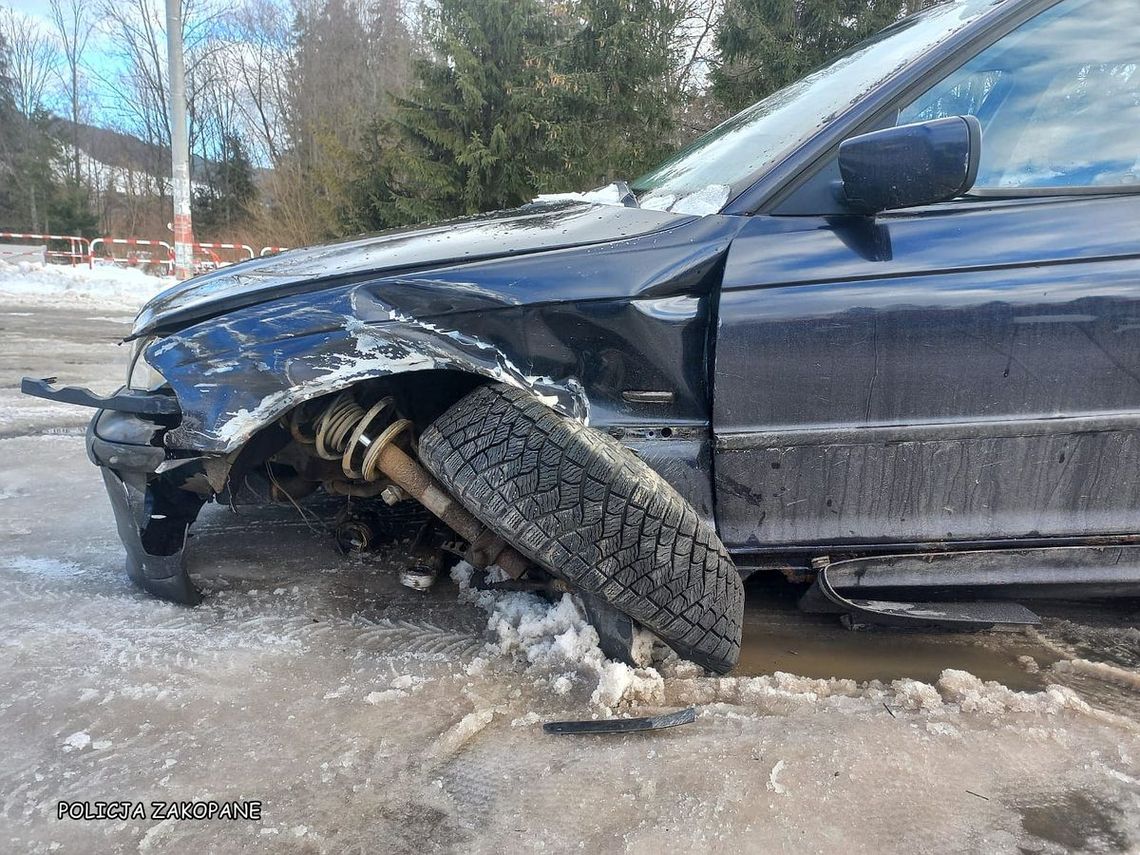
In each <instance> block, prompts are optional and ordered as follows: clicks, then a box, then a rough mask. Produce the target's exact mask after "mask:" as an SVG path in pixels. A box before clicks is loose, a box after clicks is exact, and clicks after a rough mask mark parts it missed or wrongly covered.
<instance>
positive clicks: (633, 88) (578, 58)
mask: <svg viewBox="0 0 1140 855" xmlns="http://www.w3.org/2000/svg"><path fill="white" fill-rule="evenodd" d="M680 6H681V4H678V3H674V2H668V0H579V2H578V3H573V4H566V5H565V6H564V7H563V9H564V10H565V16H566V17H565V24H564V26H563V31H564V32H565V34H566V35H565V39H564V41H563V42H562V43H560V44H559V45H558V46H557V47H556V48H555V50H554V51H552V52H551V64H552V65H553V66H554V67H555V68H556V70H557V77H556V80H557V82H558V84H559V85H558V86H556V87H554V88H553V89H552V95H553V102H552V104H551V109H552V114H551V120H550V122H549V124H550V128H551V132H550V137H551V144H552V148H553V150H554V151H555V153H556V154H557V155H558V157H559V162H558V163H557V164H556V166H557V168H558V170H559V171H558V173H556V174H552V175H548V176H547V177H546V179H547V180H546V182H545V186H544V189H575V190H581V189H584V188H589V187H594V186H597V185H600V184H604V183H606V182H607V181H610V180H614V179H632V178H635V177H637V176H638V175H640V174H641V173H642V172H643V171H644V170H645V169H647V168H649V167H650V166H652V165H653V164H655V163H657V162H659V161H660V160H662V159H663V158H664V157H665V155H666V154H668V152H669V151H670V150H671V149H672V148H674V145H673V135H674V130H675V128H674V117H675V116H676V114H677V107H678V104H677V100H678V95H677V93H676V91H675V90H674V89H673V88H672V87H671V86H670V75H671V73H672V72H673V70H674V68H675V63H676V62H677V61H678V57H677V56H676V44H677V41H676V38H675V34H676V31H677V27H678V26H679V24H680V18H681V14H680V11H679V10H680Z"/></svg>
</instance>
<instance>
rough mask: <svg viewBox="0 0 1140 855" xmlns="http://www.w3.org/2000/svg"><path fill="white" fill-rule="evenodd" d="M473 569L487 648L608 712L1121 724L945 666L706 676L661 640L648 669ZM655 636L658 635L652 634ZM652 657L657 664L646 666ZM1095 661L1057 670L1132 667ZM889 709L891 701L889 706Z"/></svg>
mask: <svg viewBox="0 0 1140 855" xmlns="http://www.w3.org/2000/svg"><path fill="white" fill-rule="evenodd" d="M473 572H474V571H473V568H472V567H471V565H470V564H467V563H466V562H461V563H460V564H459V565H457V566H456V567H455V569H454V570H452V578H454V579H455V581H456V582H457V583H458V585H459V588H460V591H461V595H460V596H461V598H462V599H464V600H466V601H467V602H471V603H474V604H476V605H478V606H479V607H480V608H482V609H483V610H484V611H485V612H486V613H487V629H488V631H489V632H490V634H491V636H492V640H491V641H490V642H488V644H487V650H488V653H490V654H498V655H501V656H507V657H511V658H514V659H515V660H516V661H520V662H522V663H524V664H525V666H526V668H527V673H528V674H530V675H531V676H533V677H535V678H536V679H535V683H536V685H537V686H539V687H541V688H545V689H548V690H550V691H552V692H553V693H554V694H556V695H567V694H569V693H570V692H572V691H575V690H577V689H581V688H583V687H585V688H587V689H589V690H591V694H590V697H589V702H590V704H591V705H592V706H593V707H594V708H596V709H597V710H598V712H599V713H600V714H602V715H612V714H614V713H615V712H625V711H628V710H630V709H632V708H635V707H638V706H641V705H646V706H661V705H668V706H690V705H698V706H704V707H707V708H712V709H716V710H719V711H721V712H724V711H725V710H726V709H733V708H735V709H737V710H740V711H741V712H744V713H746V714H747V715H750V716H754V715H779V716H787V715H795V714H800V713H807V712H821V711H824V710H828V711H835V712H844V711H846V712H867V711H868V710H871V711H878V712H882V714H883V715H887V714H890V715H892V716H893V715H897V714H903V713H918V714H923V715H927V716H933V717H936V718H937V717H943V716H947V715H953V714H957V713H974V714H981V715H985V716H1000V715H1005V714H1029V715H1044V716H1056V715H1059V714H1061V713H1065V712H1070V713H1077V714H1080V715H1086V716H1090V717H1093V718H1096V719H1100V720H1104V721H1106V722H1109V723H1113V724H1120V722H1121V720H1120V719H1119V717H1118V716H1115V715H1112V714H1110V713H1106V712H1104V711H1101V710H1097V709H1094V708H1093V707H1091V706H1090V705H1089V704H1088V703H1087V702H1086V701H1085V700H1084V699H1082V698H1081V697H1080V695H1078V694H1077V693H1076V692H1075V691H1073V690H1072V689H1070V688H1068V687H1066V686H1061V685H1055V684H1053V685H1049V686H1046V688H1045V689H1043V690H1042V691H1039V692H1020V691H1015V690H1013V689H1010V688H1009V687H1007V686H1005V685H1002V684H1001V683H999V682H996V681H983V680H982V679H980V678H979V677H976V676H974V675H973V674H970V673H969V672H966V671H960V670H956V669H951V668H948V669H946V670H944V671H943V672H942V673H941V674H940V675H939V678H938V680H937V681H936V682H935V683H934V684H933V685H932V684H930V683H924V682H922V681H919V680H913V679H909V678H903V679H897V680H893V681H890V682H884V681H880V680H870V681H867V682H859V681H857V680H853V679H847V678H834V677H832V678H826V679H825V678H816V677H802V676H797V675H795V674H789V673H786V672H783V671H777V672H775V673H773V674H766V675H762V676H757V677H745V676H740V677H719V676H709V675H707V674H706V672H705V671H704V670H703V669H702V668H701V667H700V666H698V665H695V664H694V663H692V662H688V661H685V660H683V659H681V658H680V657H678V656H677V654H676V653H674V652H673V651H671V650H668V648H666V647H665V646H664V645H662V644H658V645H656V646H654V647H652V648H651V650H652V654H653V655H652V657H648V656H645V654H646V653H647V652H648V642H644V643H643V649H642V651H641V652H642V654H643V656H645V658H639V659H638V661H640V662H644V663H646V665H645V667H638V668H633V667H630V666H629V665H626V664H625V663H623V662H614V661H611V660H609V659H607V658H606V656H605V654H603V653H602V651H601V648H600V647H599V644H598V634H597V631H596V630H595V629H594V628H593V627H592V626H591V625H590V624H589V623H588V622H587V620H586V617H585V614H584V612H583V610H582V608H581V607H580V605H579V604H578V602H577V600H576V599H575V598H574V597H573V596H571V595H569V594H564V595H563V596H562V598H561V599H560V600H558V601H557V602H555V603H550V602H548V601H546V600H544V599H542V598H540V597H538V596H536V595H534V594H524V593H503V592H493V591H481V590H478V589H476V588H473V587H472V586H471V576H472V573H473ZM649 638H652V636H650V637H649ZM650 662H652V665H653V667H649V663H650ZM1094 664H1095V663H1088V664H1084V663H1082V662H1080V661H1070V662H1069V663H1067V664H1066V665H1065V666H1063V667H1062V668H1058V670H1059V671H1064V670H1068V669H1071V670H1073V671H1079V672H1082V673H1088V672H1090V671H1094V670H1095V671H1096V673H1097V674H1098V676H1102V677H1104V678H1106V679H1115V681H1116V682H1121V683H1124V682H1127V684H1128V685H1129V686H1132V685H1133V683H1132V681H1131V680H1127V681H1126V680H1125V679H1124V675H1128V676H1131V672H1127V671H1125V670H1124V669H1119V668H1114V669H1112V671H1111V674H1109V675H1106V674H1102V673H1101V671H1102V669H1101V668H1090V667H1089V666H1091V665H1094ZM488 667H489V663H488V660H487V659H486V658H483V657H477V658H475V659H474V660H473V661H472V662H471V663H470V665H469V666H468V668H467V673H468V675H469V676H472V677H480V676H484V675H485V674H486V673H487V670H488ZM884 708H885V709H884Z"/></svg>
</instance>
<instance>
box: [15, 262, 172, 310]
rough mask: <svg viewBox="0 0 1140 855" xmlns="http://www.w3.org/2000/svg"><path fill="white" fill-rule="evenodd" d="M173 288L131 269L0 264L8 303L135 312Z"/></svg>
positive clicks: (165, 280)
mask: <svg viewBox="0 0 1140 855" xmlns="http://www.w3.org/2000/svg"><path fill="white" fill-rule="evenodd" d="M173 284H174V280H173V279H170V278H166V277H159V276H148V275H147V274H145V273H143V272H141V271H139V270H135V269H131V268H120V267H113V266H98V267H95V268H88V267H82V266H77V267H70V266H63V265H58V264H47V265H45V264H35V263H29V262H20V263H18V264H11V263H9V262H6V261H0V297H2V298H4V299H5V300H7V301H9V302H17V303H63V304H69V305H76V306H89V307H92V308H96V307H97V308H106V309H121V310H125V311H129V312H135V311H137V310H138V309H139V308H141V306H142V305H143V303H145V302H146V301H147V300H149V299H150V298H151V297H153V296H155V295H156V294H158V293H159V292H160V291H164V290H165V289H167V288H169V287H170V286H171V285H173Z"/></svg>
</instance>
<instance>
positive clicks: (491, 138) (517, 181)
mask: <svg viewBox="0 0 1140 855" xmlns="http://www.w3.org/2000/svg"><path fill="white" fill-rule="evenodd" d="M425 14H426V21H425V34H426V37H427V42H428V45H429V48H428V51H427V52H426V53H425V54H424V55H422V56H420V57H419V58H417V60H416V61H415V64H414V77H415V82H414V84H413V87H412V91H411V93H410V94H409V96H408V97H407V98H401V99H397V101H396V106H395V111H394V115H393V116H392V117H391V118H388V119H384V120H382V121H379V122H377V123H375V124H374V125H373V127H372V129H371V133H370V134H369V135H368V139H367V144H366V149H365V152H364V154H363V158H362V164H361V171H362V173H363V180H362V182H361V184H360V192H361V198H360V200H359V202H360V203H359V205H358V206H357V215H356V218H355V219H356V222H354V223H352V224H351V225H355V226H357V227H361V228H368V227H385V226H393V225H402V224H404V223H414V222H421V221H424V220H435V219H441V218H445V217H450V216H457V215H461V214H474V213H477V212H479V211H487V210H492V209H496V208H509V207H514V206H516V205H519V204H521V203H522V202H525V201H527V200H528V199H530V198H531V197H532V196H533V194H534V189H535V187H536V186H537V184H538V183H539V179H540V177H541V176H543V175H544V174H547V173H548V172H549V171H550V164H551V163H552V156H551V153H550V151H549V148H548V145H547V143H548V134H549V120H548V119H547V118H546V114H548V112H549V110H548V109H546V108H547V107H548V105H549V103H550V96H549V89H550V67H549V60H548V59H547V58H544V57H543V56H542V51H541V48H542V46H544V45H548V44H549V43H550V42H551V41H552V39H553V38H554V35H555V28H554V22H553V19H552V17H551V16H550V15H549V14H547V12H546V10H545V9H544V8H543V6H542V5H540V4H539V3H538V2H537V0H480V2H478V3H472V2H470V0H438V2H437V3H435V4H434V5H433V6H432V7H430V8H429V9H427V10H426V12H425Z"/></svg>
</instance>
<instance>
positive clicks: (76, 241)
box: [0, 232, 94, 267]
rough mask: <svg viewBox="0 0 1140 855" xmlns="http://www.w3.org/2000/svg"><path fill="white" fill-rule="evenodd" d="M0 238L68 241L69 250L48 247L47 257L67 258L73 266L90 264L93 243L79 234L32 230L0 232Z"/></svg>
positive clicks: (89, 265)
mask: <svg viewBox="0 0 1140 855" xmlns="http://www.w3.org/2000/svg"><path fill="white" fill-rule="evenodd" d="M0 238H3V239H5V240H36V241H40V240H42V241H62V240H65V241H68V242H69V243H70V245H71V251H70V252H64V251H62V250H58V249H49V250H47V252H46V253H45V255H47V257H48V258H68V259H70V260H71V266H72V267H75V266H76V265H77V264H79V263H81V262H86V263H87V266H88V267H91V266H92V260H91V253H92V247H93V246H94V244H93V243H92V242H91V241H89V240H88V239H87V238H85V237H80V236H79V235H41V234H35V233H32V232H0Z"/></svg>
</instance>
